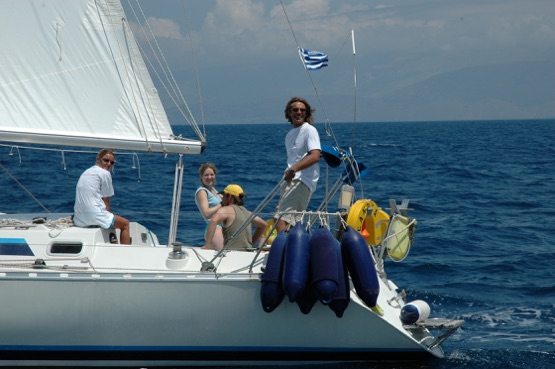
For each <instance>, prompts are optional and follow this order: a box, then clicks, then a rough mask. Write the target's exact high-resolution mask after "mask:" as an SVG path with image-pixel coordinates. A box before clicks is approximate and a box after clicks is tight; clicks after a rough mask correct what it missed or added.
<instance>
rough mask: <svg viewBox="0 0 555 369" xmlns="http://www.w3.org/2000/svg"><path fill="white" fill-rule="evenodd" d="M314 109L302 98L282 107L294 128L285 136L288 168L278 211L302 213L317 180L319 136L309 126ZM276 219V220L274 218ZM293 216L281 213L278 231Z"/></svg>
mask: <svg viewBox="0 0 555 369" xmlns="http://www.w3.org/2000/svg"><path fill="white" fill-rule="evenodd" d="M313 111H314V110H313V109H312V108H311V107H310V104H309V103H308V102H307V101H306V100H305V99H303V98H300V97H293V98H291V99H290V100H289V101H288V102H287V105H285V110H284V113H285V118H286V119H287V120H288V121H289V123H291V125H292V126H293V127H292V129H291V131H289V132H288V133H287V135H286V136H285V150H286V151H287V169H286V170H285V175H284V179H285V181H286V186H284V187H283V188H282V190H281V199H280V201H279V205H278V209H277V211H278V213H279V212H292V211H304V210H306V207H307V206H308V202H309V201H310V197H311V196H312V193H313V192H314V190H315V189H316V184H317V183H318V179H319V178H320V165H319V164H318V162H319V161H320V154H321V151H322V148H321V146H320V136H319V135H318V131H317V130H316V128H314V126H313V125H312V124H313V123H314V118H313V117H312V113H313ZM276 219H277V217H276ZM295 222H296V220H295V217H294V215H293V214H284V215H283V216H282V217H281V219H279V221H278V224H277V226H276V229H277V231H278V232H280V231H281V230H283V229H285V228H286V227H287V226H288V225H293V224H295Z"/></svg>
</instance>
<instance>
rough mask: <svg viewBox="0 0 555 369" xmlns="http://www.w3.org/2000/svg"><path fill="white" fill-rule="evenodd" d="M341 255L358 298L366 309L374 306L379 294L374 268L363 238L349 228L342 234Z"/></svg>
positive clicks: (378, 283) (378, 284)
mask: <svg viewBox="0 0 555 369" xmlns="http://www.w3.org/2000/svg"><path fill="white" fill-rule="evenodd" d="M341 255H342V256H343V258H344V259H345V262H346V265H347V268H348V270H349V273H350V274H351V279H352V281H353V285H354V287H355V291H356V293H357V295H358V297H360V299H361V300H362V301H364V303H365V304H366V305H368V307H374V306H376V303H377V301H378V295H379V294H380V282H379V280H378V274H377V273H376V266H375V265H374V260H373V259H372V255H370V250H369V249H368V245H367V244H366V241H365V240H364V237H362V235H361V234H360V233H358V232H357V231H356V230H355V229H354V228H353V227H351V226H347V230H346V231H345V232H343V237H342V238H341Z"/></svg>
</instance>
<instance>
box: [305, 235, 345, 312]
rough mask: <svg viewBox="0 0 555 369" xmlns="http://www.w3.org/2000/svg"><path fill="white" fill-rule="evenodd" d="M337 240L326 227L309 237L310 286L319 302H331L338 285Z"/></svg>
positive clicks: (325, 303)
mask: <svg viewBox="0 0 555 369" xmlns="http://www.w3.org/2000/svg"><path fill="white" fill-rule="evenodd" d="M336 248H337V240H336V239H335V238H334V237H333V235H332V233H331V232H330V230H329V229H328V228H327V227H322V226H321V227H318V229H317V230H315V231H314V232H312V234H311V236H310V272H311V286H312V287H313V288H314V290H315V291H316V295H317V296H318V299H319V300H320V302H321V303H322V304H324V305H327V304H329V303H330V302H331V300H332V298H333V296H334V294H335V290H336V289H337V285H338V283H339V282H338V278H339V275H338V263H337V252H336Z"/></svg>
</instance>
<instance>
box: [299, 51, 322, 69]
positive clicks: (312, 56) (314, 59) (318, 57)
mask: <svg viewBox="0 0 555 369" xmlns="http://www.w3.org/2000/svg"><path fill="white" fill-rule="evenodd" d="M299 56H300V57H301V60H302V61H303V64H304V66H305V68H306V69H308V70H317V69H320V68H322V67H327V66H328V56H327V55H326V54H324V53H321V52H320V51H313V50H307V49H303V48H302V47H300V48H299Z"/></svg>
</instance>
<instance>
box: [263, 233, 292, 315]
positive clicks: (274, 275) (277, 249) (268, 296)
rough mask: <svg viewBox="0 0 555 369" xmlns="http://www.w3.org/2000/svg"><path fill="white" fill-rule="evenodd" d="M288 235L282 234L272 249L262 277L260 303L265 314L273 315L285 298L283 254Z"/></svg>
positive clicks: (277, 237) (273, 243) (276, 239)
mask: <svg viewBox="0 0 555 369" xmlns="http://www.w3.org/2000/svg"><path fill="white" fill-rule="evenodd" d="M286 240H287V234H286V233H285V232H280V233H279V234H278V235H277V236H276V238H275V239H274V241H273V242H272V247H271V248H270V253H269V254H268V260H267V261H266V269H264V274H263V275H262V287H261V288H260V301H261V302H262V308H263V309H264V311H265V312H267V313H271V312H272V311H274V309H275V308H277V307H278V306H279V304H281V302H282V301H283V298H284V297H285V291H284V290H283V285H282V272H283V252H284V250H285V241H286Z"/></svg>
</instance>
